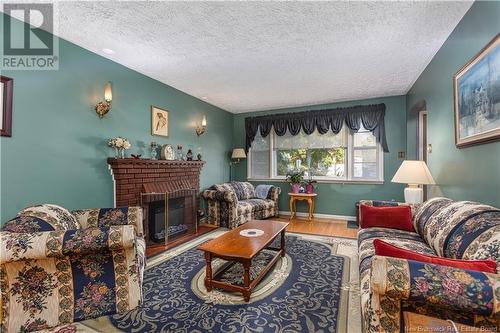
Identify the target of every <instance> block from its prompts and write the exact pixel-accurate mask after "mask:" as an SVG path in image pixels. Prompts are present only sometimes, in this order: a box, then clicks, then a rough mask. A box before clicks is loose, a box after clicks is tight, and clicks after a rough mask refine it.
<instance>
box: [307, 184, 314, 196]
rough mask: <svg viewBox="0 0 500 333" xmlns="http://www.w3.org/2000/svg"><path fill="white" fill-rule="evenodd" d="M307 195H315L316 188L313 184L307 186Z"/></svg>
mask: <svg viewBox="0 0 500 333" xmlns="http://www.w3.org/2000/svg"><path fill="white" fill-rule="evenodd" d="M306 193H307V194H312V193H314V186H313V184H307V185H306Z"/></svg>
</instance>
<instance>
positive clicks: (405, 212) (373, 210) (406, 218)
mask: <svg viewBox="0 0 500 333" xmlns="http://www.w3.org/2000/svg"><path fill="white" fill-rule="evenodd" d="M359 208H360V227H361V228H370V227H383V228H392V229H400V230H405V231H414V228H413V223H412V221H411V208H410V207H409V206H394V207H390V206H389V207H374V206H367V205H361V206H360V207H359Z"/></svg>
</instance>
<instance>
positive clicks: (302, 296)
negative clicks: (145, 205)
mask: <svg viewBox="0 0 500 333" xmlns="http://www.w3.org/2000/svg"><path fill="white" fill-rule="evenodd" d="M222 233H223V231H215V232H212V233H210V234H208V235H205V236H203V237H201V238H198V239H196V240H194V241H192V242H189V243H186V244H184V245H182V246H180V247H177V248H175V249H172V250H170V251H167V252H164V253H162V254H159V255H157V256H155V257H153V258H150V259H148V264H147V269H146V272H145V276H144V287H143V288H144V304H143V306H142V307H140V308H138V309H135V310H133V311H131V312H129V313H127V314H125V315H115V316H111V317H102V318H99V319H96V320H88V321H84V322H82V323H78V324H73V325H70V326H71V330H70V331H62V332H61V333H63V332H110V333H112V332H186V333H192V332H262V333H265V332H276V333H278V332H332V333H333V332H339V333H344V332H349V333H351V332H352V333H355V332H360V331H361V329H360V325H361V324H360V323H361V321H360V318H359V293H358V292H357V289H358V288H357V283H358V281H357V249H356V241H355V240H351V239H343V238H333V237H320V236H311V235H298V234H287V238H286V254H287V255H286V256H285V257H284V258H282V259H280V260H278V262H277V263H276V265H275V266H274V268H273V269H272V270H271V271H270V272H269V273H268V274H267V276H266V277H265V279H264V280H262V281H261V283H259V285H258V286H257V288H256V289H255V291H253V292H252V297H251V299H250V302H249V303H245V302H244V301H243V297H242V296H241V294H239V293H231V292H227V291H222V290H217V289H216V290H214V291H212V292H207V290H206V289H205V286H204V284H203V279H204V277H205V260H204V257H203V253H201V252H200V251H198V250H197V249H196V248H197V246H198V245H199V244H201V243H203V242H205V241H207V240H208V239H210V238H214V237H217V236H218V235H220V234H222ZM270 257H271V253H268V252H265V251H264V252H263V253H261V255H259V257H258V258H256V259H254V261H253V266H254V269H253V270H252V272H251V273H252V275H256V274H258V271H259V270H260V269H261V268H262V267H264V266H265V264H266V262H267V261H268V260H269V259H270ZM222 264H223V261H222V260H217V261H215V262H214V263H213V265H214V266H218V265H222ZM241 276H242V267H239V266H237V265H235V266H233V268H232V269H230V270H228V271H227V272H226V273H225V275H224V279H226V280H228V281H232V282H233V283H242V282H241ZM65 328H66V329H70V327H65ZM56 332H57V331H56Z"/></svg>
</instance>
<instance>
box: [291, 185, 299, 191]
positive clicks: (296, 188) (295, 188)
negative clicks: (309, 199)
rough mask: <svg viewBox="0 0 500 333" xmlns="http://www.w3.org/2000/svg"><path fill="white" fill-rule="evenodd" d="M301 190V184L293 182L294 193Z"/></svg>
mask: <svg viewBox="0 0 500 333" xmlns="http://www.w3.org/2000/svg"><path fill="white" fill-rule="evenodd" d="M299 192H300V184H292V193H299Z"/></svg>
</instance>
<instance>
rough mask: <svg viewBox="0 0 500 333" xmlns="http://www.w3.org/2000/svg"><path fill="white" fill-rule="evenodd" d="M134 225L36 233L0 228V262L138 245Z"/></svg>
mask: <svg viewBox="0 0 500 333" xmlns="http://www.w3.org/2000/svg"><path fill="white" fill-rule="evenodd" d="M135 242H136V233H135V230H134V226H133V225H117V226H109V227H91V228H85V229H78V230H67V231H45V232H35V233H15V232H8V231H2V232H0V264H5V263H8V262H12V261H18V260H32V259H46V258H48V257H64V256H71V255H84V254H92V253H99V252H103V251H112V250H120V249H128V248H131V247H133V246H134V245H135Z"/></svg>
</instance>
